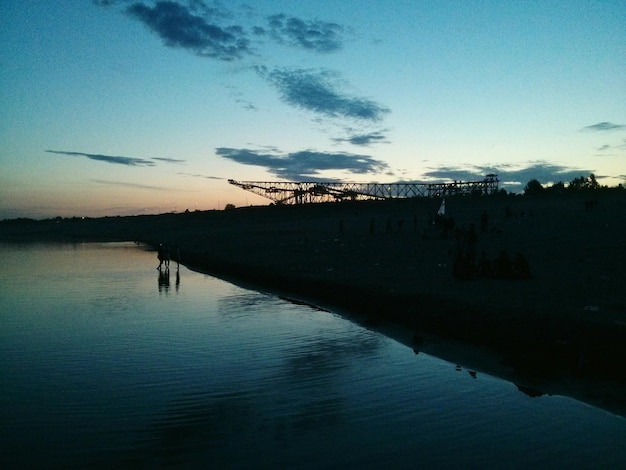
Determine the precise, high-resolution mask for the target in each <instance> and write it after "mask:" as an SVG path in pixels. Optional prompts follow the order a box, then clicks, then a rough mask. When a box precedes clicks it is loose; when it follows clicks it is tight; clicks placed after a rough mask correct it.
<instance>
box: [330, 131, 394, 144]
mask: <svg viewBox="0 0 626 470" xmlns="http://www.w3.org/2000/svg"><path fill="white" fill-rule="evenodd" d="M385 138H386V137H385V135H384V134H383V133H382V131H377V132H369V133H367V134H357V135H352V136H350V137H345V138H342V137H336V138H333V141H334V142H347V143H350V144H352V145H359V146H362V147H368V146H370V145H372V144H378V143H382V142H385Z"/></svg>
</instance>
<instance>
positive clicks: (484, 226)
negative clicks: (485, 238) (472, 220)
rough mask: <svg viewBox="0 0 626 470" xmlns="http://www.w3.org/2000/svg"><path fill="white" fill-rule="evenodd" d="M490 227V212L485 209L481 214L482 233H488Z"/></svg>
mask: <svg viewBox="0 0 626 470" xmlns="http://www.w3.org/2000/svg"><path fill="white" fill-rule="evenodd" d="M488 229H489V214H487V211H483V213H482V214H481V215H480V233H487V230H488Z"/></svg>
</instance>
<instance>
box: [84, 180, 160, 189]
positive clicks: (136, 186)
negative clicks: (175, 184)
mask: <svg viewBox="0 0 626 470" xmlns="http://www.w3.org/2000/svg"><path fill="white" fill-rule="evenodd" d="M90 181H91V182H92V183H96V184H102V185H105V186H123V187H125V188H133V189H147V190H150V191H165V190H169V188H164V187H159V186H149V185H147V184H137V183H126V182H124V181H108V180H100V179H91V180H90Z"/></svg>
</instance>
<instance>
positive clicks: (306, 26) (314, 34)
mask: <svg viewBox="0 0 626 470" xmlns="http://www.w3.org/2000/svg"><path fill="white" fill-rule="evenodd" d="M268 26H269V32H270V36H271V37H272V38H273V39H274V40H275V41H276V42H278V43H279V44H286V45H289V46H293V47H302V48H303V49H306V50H310V51H315V52H321V53H328V52H335V51H338V50H339V49H341V48H342V46H343V43H342V37H341V36H342V34H343V32H344V28H343V27H342V26H340V25H338V24H336V23H327V22H324V21H304V20H301V19H300V18H296V17H293V16H290V17H287V16H286V15H284V14H278V15H272V16H270V17H269V18H268ZM260 32H261V30H260V29H257V30H256V33H257V34H259V33H260Z"/></svg>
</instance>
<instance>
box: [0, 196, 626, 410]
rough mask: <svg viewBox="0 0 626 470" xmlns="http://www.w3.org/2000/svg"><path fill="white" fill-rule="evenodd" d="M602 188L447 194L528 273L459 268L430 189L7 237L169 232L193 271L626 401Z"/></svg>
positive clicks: (611, 217)
mask: <svg viewBox="0 0 626 470" xmlns="http://www.w3.org/2000/svg"><path fill="white" fill-rule="evenodd" d="M593 197H594V200H597V204H595V205H594V206H593V207H591V208H590V207H589V205H585V201H587V200H588V199H589V198H588V197H586V196H585V195H579V196H578V195H567V196H552V197H549V198H540V199H532V198H527V197H504V198H498V197H489V198H459V199H456V198H451V199H448V200H447V214H448V215H449V216H451V217H453V218H454V222H455V229H456V228H463V229H464V230H465V231H467V230H468V229H469V226H470V224H474V226H475V229H476V231H477V240H476V243H475V251H476V253H477V256H479V254H480V253H482V252H483V251H484V252H485V254H486V256H487V257H488V258H489V259H490V260H492V261H493V260H495V258H496V257H497V255H498V254H499V253H500V252H501V251H503V250H505V251H506V252H507V253H508V254H509V255H510V256H511V257H515V255H516V254H517V253H518V252H519V253H522V254H523V255H524V256H525V257H526V259H527V260H528V263H529V267H530V273H531V276H532V277H531V278H530V279H523V280H518V279H501V278H493V277H487V276H478V275H477V274H471V275H469V276H468V278H463V277H465V276H463V275H461V276H459V275H457V276H455V275H454V264H455V255H456V253H457V249H458V246H459V243H462V241H461V242H459V241H457V238H459V237H460V239H461V240H463V239H464V238H463V236H462V235H457V234H456V230H452V231H450V232H449V233H448V234H447V236H444V235H443V233H442V232H443V230H442V228H441V227H438V226H437V225H434V224H433V223H432V222H433V215H434V214H435V213H436V211H437V209H438V208H439V204H440V202H441V201H440V200H430V199H416V200H396V201H385V202H359V203H334V204H321V205H310V206H287V207H251V208H242V209H235V210H229V211H212V212H194V213H187V214H166V215H160V216H137V217H112V218H101V219H57V220H47V221H5V222H2V223H0V239H2V240H6V241H20V242H21V241H65V242H67V241H70V242H78V241H106V240H119V241H122V240H134V241H140V242H144V243H147V244H149V245H151V246H156V245H158V244H159V243H168V244H169V246H170V247H171V248H172V250H174V249H175V248H179V249H180V252H181V258H182V262H183V263H184V264H185V265H187V266H189V267H191V268H194V269H197V270H201V271H205V272H208V273H211V274H214V275H217V276H220V277H226V278H230V279H233V280H237V281H238V282H246V283H250V284H253V285H255V286H258V287H260V288H265V289H269V290H274V291H277V292H280V293H283V294H285V295H287V296H292V297H296V298H301V299H308V300H310V301H311V302H313V303H317V304H322V305H325V306H328V307H332V308H336V309H340V310H342V311H346V312H351V313H352V314H355V315H357V316H358V317H359V318H360V319H362V320H363V321H366V322H368V323H369V324H370V325H377V326H380V327H383V328H384V327H385V325H386V324H388V323H394V324H399V325H402V326H404V327H406V329H405V330H404V331H405V333H401V334H400V336H402V338H401V339H402V340H403V341H405V342H407V343H412V344H413V346H414V348H415V349H416V350H423V351H426V352H430V351H434V350H436V349H437V348H438V347H439V349H441V347H440V345H441V344H442V342H440V341H436V340H433V338H444V339H446V340H452V341H454V343H455V344H456V345H459V344H461V345H463V344H465V345H468V346H471V347H479V348H481V350H483V351H491V352H492V353H493V354H494V357H497V358H498V359H497V360H496V361H492V367H495V365H497V367H498V368H500V371H499V372H500V375H507V378H510V377H509V375H510V376H514V377H517V378H518V379H519V381H520V382H521V383H524V384H531V385H536V386H538V387H543V388H544V389H548V390H543V391H548V392H549V393H559V391H558V386H557V384H559V383H563V382H564V381H567V382H571V381H575V382H576V384H577V385H576V386H577V387H578V386H579V387H580V390H579V392H578V393H577V395H578V397H579V398H582V399H585V400H587V401H593V402H595V403H597V404H600V405H601V406H606V407H608V408H611V409H617V408H621V407H623V408H624V409H626V404H625V403H624V401H625V400H624V398H623V397H624V396H625V395H624V393H623V390H624V385H625V384H626V369H624V367H623V363H624V361H625V360H626V289H624V288H623V283H624V280H626V211H625V210H624V209H625V208H626V197H625V196H624V194H622V193H605V194H599V195H597V196H596V195H594V196H593ZM484 211H486V213H487V214H488V216H489V221H488V224H487V229H486V230H485V231H484V232H481V230H480V218H481V214H482V213H483V212H484ZM155 266H156V256H155ZM457 274H459V273H458V271H457ZM468 350H469V349H468ZM458 354H460V355H461V356H462V353H458ZM458 354H457V355H458ZM462 359H463V358H462V357H459V359H458V361H459V362H460V361H461V360H462ZM486 372H492V373H494V372H496V375H498V373H497V371H489V370H487V371H486ZM551 384H552V385H554V387H553V388H551V386H552V385H551ZM586 384H596V385H597V384H602V385H601V387H598V386H595V387H588V386H587V385H586Z"/></svg>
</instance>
